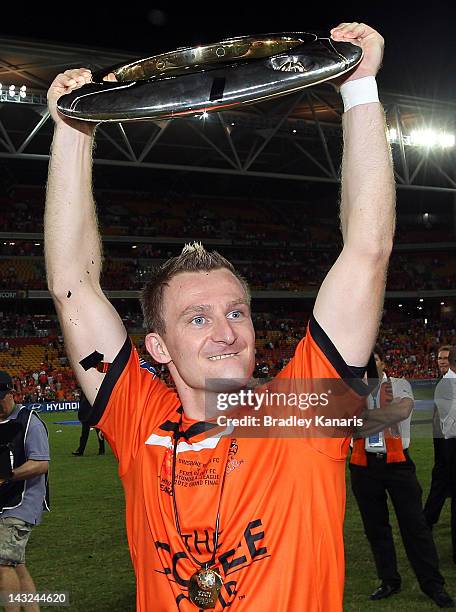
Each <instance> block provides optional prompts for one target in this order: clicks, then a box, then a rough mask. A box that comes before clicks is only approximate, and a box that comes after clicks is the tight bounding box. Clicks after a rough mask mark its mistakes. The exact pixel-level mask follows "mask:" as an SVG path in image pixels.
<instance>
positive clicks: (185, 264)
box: [140, 242, 251, 335]
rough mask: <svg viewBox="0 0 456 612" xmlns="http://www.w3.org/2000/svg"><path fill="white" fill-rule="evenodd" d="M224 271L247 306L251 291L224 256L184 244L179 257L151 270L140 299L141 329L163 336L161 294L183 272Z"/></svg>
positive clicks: (195, 243) (198, 245) (197, 243)
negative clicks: (237, 285) (239, 288)
mask: <svg viewBox="0 0 456 612" xmlns="http://www.w3.org/2000/svg"><path fill="white" fill-rule="evenodd" d="M223 269H226V270H229V271H230V272H231V273H232V274H233V276H235V277H236V278H237V279H238V281H239V282H240V283H241V285H242V288H243V290H244V292H245V296H246V299H247V301H248V303H249V304H250V300H251V295H250V288H249V285H248V283H247V281H246V280H245V278H244V277H243V276H242V275H241V274H239V272H237V271H236V269H235V268H234V266H233V264H232V263H230V262H229V261H228V260H227V259H226V258H225V257H223V255H220V253H217V251H206V249H205V248H204V246H203V245H202V244H201V242H191V243H189V244H186V245H185V246H184V248H183V249H182V252H181V254H180V255H177V256H176V257H171V258H170V259H168V260H167V261H165V263H164V264H162V265H161V266H158V267H157V268H156V269H155V270H153V271H152V273H151V276H150V278H149V280H148V281H147V283H146V284H145V286H144V287H143V289H142V291H141V295H140V302H141V308H142V312H143V317H144V327H145V328H146V331H147V333H150V332H156V333H157V334H160V335H163V334H164V333H165V331H166V322H165V319H164V315H163V292H164V289H165V287H167V286H168V285H169V282H170V281H171V279H172V278H174V277H175V276H176V275H177V274H181V273H183V272H211V271H212V270H223Z"/></svg>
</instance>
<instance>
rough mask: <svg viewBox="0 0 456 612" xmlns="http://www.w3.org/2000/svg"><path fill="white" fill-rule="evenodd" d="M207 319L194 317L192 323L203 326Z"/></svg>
mask: <svg viewBox="0 0 456 612" xmlns="http://www.w3.org/2000/svg"><path fill="white" fill-rule="evenodd" d="M205 321H206V319H205V317H193V319H192V321H191V322H192V323H193V324H194V325H197V326H201V325H203V324H204V322H205Z"/></svg>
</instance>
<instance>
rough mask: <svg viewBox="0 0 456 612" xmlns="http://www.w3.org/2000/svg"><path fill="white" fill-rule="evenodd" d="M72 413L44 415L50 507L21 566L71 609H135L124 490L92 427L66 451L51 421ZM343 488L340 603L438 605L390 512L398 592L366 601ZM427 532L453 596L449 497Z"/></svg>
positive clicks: (364, 574) (365, 560) (398, 608)
mask: <svg viewBox="0 0 456 612" xmlns="http://www.w3.org/2000/svg"><path fill="white" fill-rule="evenodd" d="M76 418H77V417H76V416H75V413H73V412H65V413H60V414H59V413H52V414H46V415H44V420H45V421H46V423H47V425H48V427H49V437H50V443H51V457H52V462H51V476H50V477H51V504H52V512H51V513H50V514H46V515H45V516H44V519H43V523H42V524H41V525H40V526H39V527H37V528H36V529H35V530H34V532H33V533H32V537H31V539H30V542H29V544H28V547H27V565H28V567H29V569H30V572H31V574H32V576H33V577H34V580H35V582H36V585H37V589H38V591H40V592H42V591H51V592H60V591H68V592H69V596H70V607H69V608H66V609H69V610H72V611H73V610H74V611H75V612H92V611H96V612H134V611H135V578H134V574H133V570H132V567H131V562H130V556H129V552H128V546H127V540H126V536H125V529H124V500H123V490H122V486H121V484H120V481H119V479H118V477H117V463H116V461H115V459H114V456H113V455H112V452H111V450H110V449H109V447H108V446H107V449H106V455H104V456H101V457H99V456H98V455H97V453H98V443H97V440H96V436H95V434H94V433H93V432H91V433H90V437H89V442H88V445H87V449H86V453H85V455H84V456H83V457H74V456H72V454H71V452H72V451H74V450H75V449H76V448H77V446H78V441H79V434H80V427H77V426H71V425H58V424H55V423H56V422H57V421H64V420H74V419H76ZM421 427H422V426H417V428H415V432H416V435H415V437H414V438H413V435H414V434H413V432H412V438H413V440H412V445H411V456H412V458H413V460H414V461H415V463H416V465H417V472H418V478H419V480H420V482H421V485H422V487H423V490H424V495H426V494H427V491H428V489H429V481H430V475H431V469H432V464H433V448H432V439H431V438H430V437H428V436H426V437H424V435H419V434H418V430H419V429H420V428H421ZM347 490H348V494H347V515H346V523H345V547H346V558H347V569H346V586H345V602H344V610H345V611H346V612H361V611H362V612H371V611H372V612H373V611H376V612H385V611H391V612H393V611H394V612H402V611H403V612H410V610H412V609H413V610H414V612H421V611H422V612H429V611H430V610H437V606H435V605H434V604H433V603H432V602H431V601H430V600H429V599H428V598H427V597H425V596H424V595H423V594H422V593H421V591H420V589H419V587H418V584H417V581H416V579H415V576H414V574H413V573H412V571H411V569H410V566H409V563H408V561H407V558H406V556H405V553H404V549H403V546H402V542H401V539H400V535H399V531H398V529H397V524H396V521H395V516H394V512H393V511H392V512H391V520H392V524H393V528H394V536H395V542H396V550H397V554H398V563H399V570H400V572H401V575H402V592H401V593H399V594H398V595H394V596H392V597H391V598H390V599H387V600H385V601H379V602H370V601H369V599H368V596H369V594H370V593H371V592H372V591H373V590H374V589H375V587H376V586H377V585H378V580H377V577H376V574H375V568H374V563H373V560H372V555H371V552H370V549H369V545H368V543H367V540H366V538H365V536H364V533H363V528H362V524H361V519H360V516H359V513H358V509H357V507H356V503H355V500H354V499H353V497H352V495H351V491H350V487H349V486H348V489H347ZM434 537H435V540H436V544H437V548H438V551H439V555H440V560H441V571H442V573H443V575H444V576H445V578H446V585H447V588H448V591H449V592H450V593H452V594H453V595H456V565H455V564H454V563H453V562H452V554H451V537H450V527H449V500H448V501H447V503H446V506H445V508H444V512H443V513H442V517H441V519H440V523H439V524H438V525H437V527H436V528H435V529H434ZM41 609H42V610H50V611H55V610H56V609H57V608H55V607H45V606H42V608H41ZM151 612H153V610H151ZM261 612H274V611H261ZM290 612H291V611H290ZM294 612H305V611H304V610H302V611H298V610H297V611H294ZM325 612H331V611H330V610H327V611H325Z"/></svg>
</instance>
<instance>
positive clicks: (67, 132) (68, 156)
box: [44, 69, 126, 403]
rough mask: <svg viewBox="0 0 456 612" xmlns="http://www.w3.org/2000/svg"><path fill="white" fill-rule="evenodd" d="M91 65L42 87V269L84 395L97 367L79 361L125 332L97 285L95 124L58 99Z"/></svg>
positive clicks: (91, 394)
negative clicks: (45, 128)
mask: <svg viewBox="0 0 456 612" xmlns="http://www.w3.org/2000/svg"><path fill="white" fill-rule="evenodd" d="M90 78H91V74H90V71H88V70H85V69H79V70H67V71H66V72H65V73H64V74H59V75H58V76H57V77H56V78H55V80H54V82H53V83H52V85H51V87H50V89H49V91H48V104H49V110H50V113H51V116H52V118H53V119H54V121H55V130H54V140H53V143H52V153H51V159H50V162H49V177H48V184H47V193H46V209H45V216H44V238H45V257H46V272H47V279H48V287H49V291H50V292H51V295H52V297H53V300H54V304H55V307H56V310H57V314H58V316H59V320H60V325H61V327H62V331H63V335H64V338H65V346H66V351H67V354H68V357H69V360H70V363H71V365H72V367H73V369H74V371H75V373H76V376H77V378H78V381H79V383H80V384H81V386H82V389H83V391H84V393H85V395H86V397H87V398H88V400H89V402H90V403H93V402H94V400H95V397H96V395H97V392H98V389H99V386H100V384H101V382H102V379H103V375H102V374H101V373H99V372H98V371H97V370H96V369H95V368H89V369H86V368H85V367H83V366H82V365H81V364H80V361H82V360H84V358H85V357H87V356H89V355H91V354H92V353H94V352H95V351H96V352H98V353H101V354H102V355H103V356H104V361H107V362H110V361H112V360H113V359H114V357H115V356H116V355H117V353H118V352H119V350H120V348H121V346H122V344H123V343H124V342H125V339H126V331H125V328H124V325H123V323H122V321H121V319H120V317H119V315H118V314H117V312H116V311H115V309H114V308H113V306H112V305H111V304H110V303H109V301H108V300H107V299H106V297H105V296H104V294H103V292H102V290H101V288H100V272H101V262H102V255H101V241H100V236H99V233H98V224H97V216H96V211H95V203H94V200H93V195H92V148H93V137H94V126H92V125H90V124H85V123H81V122H77V121H66V120H64V119H63V118H62V117H61V116H60V115H59V113H58V112H57V108H56V103H57V100H58V98H59V97H60V96H61V95H63V94H64V93H68V92H69V91H72V90H73V89H76V88H78V87H80V86H82V85H83V84H84V83H87V82H89V81H90Z"/></svg>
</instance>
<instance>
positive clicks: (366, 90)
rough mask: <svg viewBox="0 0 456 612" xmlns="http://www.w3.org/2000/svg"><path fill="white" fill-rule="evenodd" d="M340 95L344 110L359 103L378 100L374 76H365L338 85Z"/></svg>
mask: <svg viewBox="0 0 456 612" xmlns="http://www.w3.org/2000/svg"><path fill="white" fill-rule="evenodd" d="M340 95H341V96H342V101H343V103H344V112H345V113H346V112H347V111H348V110H350V109H351V108H353V107H354V106H358V105H359V104H370V103H371V102H378V101H379V99H378V89H377V82H376V80H375V77H373V76H367V77H363V78H362V79H355V80H354V81H348V83H344V84H343V85H341V87H340Z"/></svg>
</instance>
